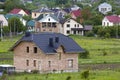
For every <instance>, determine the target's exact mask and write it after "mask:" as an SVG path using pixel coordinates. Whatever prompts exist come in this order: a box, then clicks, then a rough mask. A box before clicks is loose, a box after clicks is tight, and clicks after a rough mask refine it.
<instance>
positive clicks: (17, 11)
mask: <svg viewBox="0 0 120 80" xmlns="http://www.w3.org/2000/svg"><path fill="white" fill-rule="evenodd" d="M21 10H23V9H17V8H15V9H13V10H11V11H10V13H12V14H18V13H19V12H20V11H21ZM23 11H24V10H23ZM24 12H25V13H26V14H29V12H28V11H24Z"/></svg>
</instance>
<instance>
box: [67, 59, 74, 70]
mask: <svg viewBox="0 0 120 80" xmlns="http://www.w3.org/2000/svg"><path fill="white" fill-rule="evenodd" d="M68 67H70V68H73V59H69V60H68Z"/></svg>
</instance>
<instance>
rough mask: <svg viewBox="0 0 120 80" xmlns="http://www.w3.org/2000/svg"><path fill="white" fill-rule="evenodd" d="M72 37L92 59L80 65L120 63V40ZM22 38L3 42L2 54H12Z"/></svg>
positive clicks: (1, 45)
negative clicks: (12, 49)
mask: <svg viewBox="0 0 120 80" xmlns="http://www.w3.org/2000/svg"><path fill="white" fill-rule="evenodd" d="M70 37H72V38H73V39H74V40H75V41H76V42H77V43H78V44H79V45H80V46H81V47H82V48H84V49H87V50H88V51H89V53H90V57H89V58H88V59H81V58H80V59H79V63H80V64H84V63H119V62H120V57H119V56H120V39H99V38H92V37H82V36H78V35H72V36H70ZM20 38H21V36H18V37H13V38H12V39H10V38H5V39H4V40H3V41H1V42H0V54H4V53H5V54H8V53H10V52H8V50H9V48H10V47H12V45H13V44H14V43H15V42H16V41H17V40H18V39H20ZM11 56H13V55H11ZM11 56H10V57H11ZM0 58H1V57H0ZM2 63H9V61H6V62H5V61H3V62H2ZM0 64H1V62H0ZM10 64H12V61H10Z"/></svg>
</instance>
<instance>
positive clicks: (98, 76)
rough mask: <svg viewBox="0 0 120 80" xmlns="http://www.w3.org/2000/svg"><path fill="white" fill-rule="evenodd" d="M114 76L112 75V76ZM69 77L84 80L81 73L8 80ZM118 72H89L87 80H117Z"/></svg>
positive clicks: (36, 75)
mask: <svg viewBox="0 0 120 80" xmlns="http://www.w3.org/2000/svg"><path fill="white" fill-rule="evenodd" d="M113 74H114V75H113ZM68 76H70V77H71V79H70V80H85V79H82V78H81V72H77V73H61V74H60V73H56V74H48V78H47V79H46V77H47V75H46V74H19V75H13V76H8V77H7V78H8V80H66V78H67V77H68ZM119 79H120V72H117V71H90V75H89V80H119Z"/></svg>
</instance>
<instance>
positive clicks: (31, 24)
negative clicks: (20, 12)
mask: <svg viewBox="0 0 120 80" xmlns="http://www.w3.org/2000/svg"><path fill="white" fill-rule="evenodd" d="M27 26H31V27H34V26H35V20H30V21H28V22H27Z"/></svg>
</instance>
